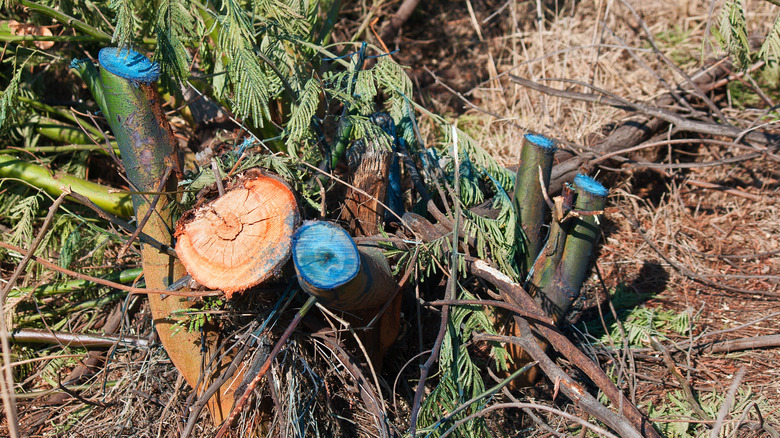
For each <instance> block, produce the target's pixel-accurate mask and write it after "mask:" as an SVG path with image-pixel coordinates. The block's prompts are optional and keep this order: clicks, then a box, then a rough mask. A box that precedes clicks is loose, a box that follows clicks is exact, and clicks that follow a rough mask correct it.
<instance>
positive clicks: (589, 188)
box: [574, 174, 609, 197]
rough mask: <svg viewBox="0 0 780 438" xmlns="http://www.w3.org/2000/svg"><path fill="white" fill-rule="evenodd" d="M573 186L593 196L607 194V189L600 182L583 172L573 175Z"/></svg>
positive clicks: (604, 195)
mask: <svg viewBox="0 0 780 438" xmlns="http://www.w3.org/2000/svg"><path fill="white" fill-rule="evenodd" d="M574 186H575V187H578V188H580V189H582V190H585V191H586V192H588V193H591V194H593V195H595V196H601V197H606V196H607V195H608V194H609V190H607V189H606V188H605V187H604V186H603V185H602V184H601V183H600V182H598V181H596V180H595V179H593V178H591V177H589V176H587V175H583V174H578V175H577V176H575V177H574Z"/></svg>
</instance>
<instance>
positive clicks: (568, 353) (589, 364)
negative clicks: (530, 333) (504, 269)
mask: <svg viewBox="0 0 780 438" xmlns="http://www.w3.org/2000/svg"><path fill="white" fill-rule="evenodd" d="M467 267H468V268H469V270H470V271H471V272H472V273H473V274H475V275H476V276H478V277H481V278H483V279H485V280H487V281H489V282H491V283H493V284H494V285H495V286H496V287H498V289H499V290H500V291H501V293H502V296H503V297H504V299H505V300H507V301H509V302H511V303H512V304H515V305H518V306H520V307H523V308H525V309H529V310H531V311H533V312H536V313H537V314H538V315H539V318H542V317H544V312H543V311H542V309H541V308H540V307H539V305H538V304H536V302H535V301H534V300H533V298H531V296H530V295H528V293H527V292H526V291H525V290H524V289H523V288H522V287H521V286H520V285H519V284H517V283H515V282H513V281H512V280H511V279H510V278H509V277H507V276H506V275H504V274H502V273H501V272H500V271H499V270H497V269H495V268H493V267H492V266H490V265H489V264H487V263H486V262H485V261H483V260H476V261H474V260H471V262H470V263H467ZM518 320H520V321H519V322H522V323H526V322H525V320H523V319H522V318H520V317H517V318H515V321H518ZM534 326H535V327H536V329H537V330H538V331H539V333H541V335H542V336H544V337H545V338H546V339H547V340H548V341H549V342H550V344H551V345H552V346H553V347H554V348H555V349H556V350H557V351H558V352H560V353H561V354H563V355H564V356H565V357H566V358H567V359H569V360H570V361H571V362H572V363H574V364H576V365H577V367H579V368H580V369H581V370H582V371H583V372H584V373H585V374H586V375H587V376H588V377H590V379H591V380H592V381H593V382H594V383H595V384H596V386H598V387H599V388H600V389H601V390H602V391H603V392H604V395H606V396H607V398H608V399H609V400H610V401H611V402H612V404H613V405H614V406H617V407H620V408H621V413H622V415H624V416H626V417H627V418H628V419H629V421H630V422H631V424H632V425H633V426H634V427H635V428H636V429H637V430H638V431H639V432H640V433H641V434H642V435H643V436H645V437H650V438H660V435H658V432H656V431H655V429H653V427H652V425H651V424H650V422H649V421H648V420H647V418H645V417H644V415H642V413H641V412H639V410H638V409H637V408H636V406H634V404H632V403H631V402H630V401H629V400H628V399H627V398H626V396H625V395H624V394H623V393H622V392H621V391H620V390H619V389H618V388H617V387H616V386H615V384H614V383H613V382H612V380H610V378H609V377H608V376H607V375H606V374H605V373H604V371H603V370H602V369H601V368H599V367H598V366H597V365H596V364H595V363H593V361H591V359H590V358H589V357H587V356H586V355H585V354H584V353H583V352H582V351H580V350H579V349H577V347H575V346H574V344H572V343H571V341H569V339H568V338H566V336H564V335H563V334H562V333H561V332H560V331H559V330H558V328H557V327H555V325H553V324H542V323H537V324H534Z"/></svg>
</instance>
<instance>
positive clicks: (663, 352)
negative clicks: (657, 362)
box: [650, 336, 709, 420]
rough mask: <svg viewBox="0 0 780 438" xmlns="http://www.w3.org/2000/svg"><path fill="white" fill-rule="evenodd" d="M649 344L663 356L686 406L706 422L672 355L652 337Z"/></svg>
mask: <svg viewBox="0 0 780 438" xmlns="http://www.w3.org/2000/svg"><path fill="white" fill-rule="evenodd" d="M650 344H651V345H652V346H653V348H655V349H656V350H657V351H658V352H660V353H661V355H662V356H663V359H664V363H665V364H666V367H667V368H668V369H669V372H671V373H672V375H673V376H674V378H675V380H677V383H679V384H680V387H681V388H682V390H683V394H685V399H686V400H687V401H688V404H689V405H691V408H693V411H694V412H696V415H697V416H698V417H699V419H701V420H708V419H709V418H708V416H707V414H706V413H705V412H704V409H702V408H701V405H700V404H699V402H698V401H697V400H696V396H695V395H694V394H693V389H691V385H690V384H689V383H688V380H686V379H685V377H683V375H682V374H680V371H679V370H678V369H677V364H675V363H674V359H672V355H671V354H669V351H667V350H666V348H664V346H663V345H661V343H660V342H658V340H656V339H655V338H654V337H653V336H650Z"/></svg>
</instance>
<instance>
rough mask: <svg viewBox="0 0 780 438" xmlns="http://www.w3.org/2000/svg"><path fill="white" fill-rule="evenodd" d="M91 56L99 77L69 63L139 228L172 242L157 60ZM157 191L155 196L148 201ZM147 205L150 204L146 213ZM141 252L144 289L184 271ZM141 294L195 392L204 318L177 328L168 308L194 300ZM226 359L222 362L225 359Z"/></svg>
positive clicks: (170, 152)
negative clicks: (116, 164)
mask: <svg viewBox="0 0 780 438" xmlns="http://www.w3.org/2000/svg"><path fill="white" fill-rule="evenodd" d="M98 59H99V61H100V67H101V68H100V80H99V81H98V80H97V79H96V78H95V76H94V69H93V68H90V67H89V65H88V64H82V63H76V64H75V65H74V67H75V68H76V69H78V70H79V72H80V73H81V74H83V75H86V77H87V79H86V80H87V83H88V84H90V89H91V90H93V92H95V93H96V94H95V99H96V101H97V103H98V105H99V106H100V109H101V111H102V112H103V114H104V115H105V116H106V120H107V121H108V124H109V125H110V126H111V130H112V131H113V133H114V136H115V137H116V140H117V145H118V147H119V150H120V151H121V155H122V162H123V164H124V167H125V171H126V172H127V178H128V180H129V181H130V184H131V190H133V191H134V192H136V193H135V194H133V195H132V198H133V207H134V211H135V216H136V220H137V221H139V222H140V221H141V220H142V218H146V219H147V221H146V223H145V225H144V227H143V230H142V231H143V232H144V233H145V234H147V235H149V236H151V237H152V238H154V239H155V240H157V241H159V242H161V243H163V244H166V245H169V246H173V236H172V230H173V220H172V217H171V211H172V208H170V206H169V204H170V203H172V202H176V200H175V199H173V198H169V196H168V195H167V194H166V193H175V191H176V187H177V181H176V174H177V173H178V171H179V160H178V158H177V153H176V148H175V142H174V137H173V132H172V131H171V127H170V125H169V124H168V121H167V120H166V119H165V113H164V112H163V110H162V102H161V99H160V96H159V94H158V92H157V84H156V81H157V79H158V78H159V75H160V67H159V65H158V64H156V63H154V62H152V61H150V60H149V59H148V58H146V57H145V56H144V55H142V54H140V53H138V52H135V51H133V50H131V49H126V48H123V49H117V48H114V47H109V48H105V49H103V50H101V51H100V54H99V56H98ZM101 94H102V97H101ZM166 175H168V177H167V178H166ZM156 197H158V198H159V199H158V200H157V202H156V203H154V202H153V201H154V199H155V198H156ZM152 205H154V210H155V211H154V212H153V213H151V214H148V213H150V209H151V208H152ZM141 258H142V261H143V270H144V278H145V280H146V287H147V288H150V289H157V290H160V289H165V288H166V287H167V286H168V285H170V284H171V283H173V282H174V281H175V280H177V279H179V278H181V277H183V276H184V275H185V274H186V272H185V270H184V267H183V266H182V264H181V263H179V262H177V261H176V260H175V259H174V258H173V257H171V256H169V255H168V254H165V253H161V252H160V251H158V250H157V249H155V248H153V247H151V246H150V245H142V247H141ZM148 299H149V307H150V309H151V311H152V318H153V319H154V323H155V328H156V329H157V333H158V335H159V337H160V341H161V342H162V344H163V346H164V347H165V350H166V352H167V353H168V356H170V358H171V361H172V362H173V364H174V365H175V366H176V368H177V369H178V370H179V371H180V372H181V373H182V375H183V376H184V378H185V380H186V381H187V383H188V384H189V385H190V386H191V387H193V388H195V389H196V391H197V392H200V391H201V390H202V388H204V387H205V386H202V385H208V384H209V383H210V382H211V381H212V380H213V378H214V375H208V376H201V364H202V363H203V360H204V359H203V358H204V357H206V358H208V357H212V355H213V354H214V352H215V351H216V349H217V348H218V345H217V340H218V338H219V337H218V334H217V333H215V328H214V327H211V326H208V325H207V326H204V327H203V330H202V331H201V332H190V331H187V330H181V331H178V333H175V332H174V324H175V323H176V322H177V321H180V320H181V318H182V317H176V316H173V315H176V314H179V315H181V314H182V311H185V310H187V309H189V308H190V307H191V306H192V305H193V303H192V302H190V301H188V300H186V299H182V298H178V297H172V296H169V297H167V298H166V299H163V298H162V297H161V296H160V295H157V294H150V295H149V297H148ZM226 360H227V361H228V362H229V358H226ZM225 367H227V364H225V363H218V364H217V367H216V370H215V373H216V374H215V375H219V373H220V372H221V371H222V370H223V369H224V368H225ZM199 383H200V385H201V386H200V387H199ZM229 386H230V385H229V384H227V385H224V387H223V388H221V389H220V391H218V392H217V394H216V395H215V396H214V397H212V399H211V400H210V401H209V410H210V412H211V414H212V416H213V417H214V420H215V422H216V423H220V422H222V421H223V420H224V417H225V416H226V415H227V412H228V411H229V409H230V404H231V403H232V400H233V398H232V396H233V389H232V388H230V387H229Z"/></svg>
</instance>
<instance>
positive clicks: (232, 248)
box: [175, 170, 299, 298]
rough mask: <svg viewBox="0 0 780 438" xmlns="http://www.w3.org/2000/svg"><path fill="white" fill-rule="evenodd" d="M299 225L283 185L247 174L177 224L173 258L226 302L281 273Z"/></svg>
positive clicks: (254, 173)
mask: <svg viewBox="0 0 780 438" xmlns="http://www.w3.org/2000/svg"><path fill="white" fill-rule="evenodd" d="M298 221H299V216H298V207H297V203H296V200H295V195H294V194H293V192H292V191H291V190H290V188H289V187H288V186H287V184H286V183H284V182H283V181H281V180H280V179H278V178H276V177H273V176H271V175H269V174H266V173H263V172H261V171H258V170H252V171H248V172H247V173H246V174H244V176H242V177H241V178H240V179H239V181H238V182H237V183H236V184H234V187H233V188H231V189H230V190H228V191H227V192H226V193H225V195H224V196H221V197H219V198H217V199H216V200H214V201H212V202H210V203H208V204H205V205H203V206H201V207H199V208H197V209H194V210H191V211H189V212H187V213H186V214H185V215H184V216H183V217H182V218H181V219H180V220H179V222H178V223H177V224H176V234H175V236H176V238H177V242H176V254H177V255H178V256H179V259H180V260H181V261H182V263H183V264H184V266H185V267H186V268H187V272H188V273H189V274H190V275H192V278H194V279H195V280H197V281H198V282H199V283H201V284H203V285H205V286H207V287H210V288H214V289H221V290H223V291H225V293H226V294H227V296H228V298H230V297H231V296H232V294H233V293H234V292H238V291H243V290H246V289H248V288H250V287H252V286H255V285H257V284H259V283H261V282H262V281H264V280H266V279H268V278H269V277H271V276H273V275H275V274H276V273H277V272H278V271H279V269H281V266H282V265H283V264H284V263H285V262H286V261H287V259H288V258H289V256H290V247H291V242H292V235H293V231H294V230H295V227H296V226H297V225H298Z"/></svg>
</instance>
